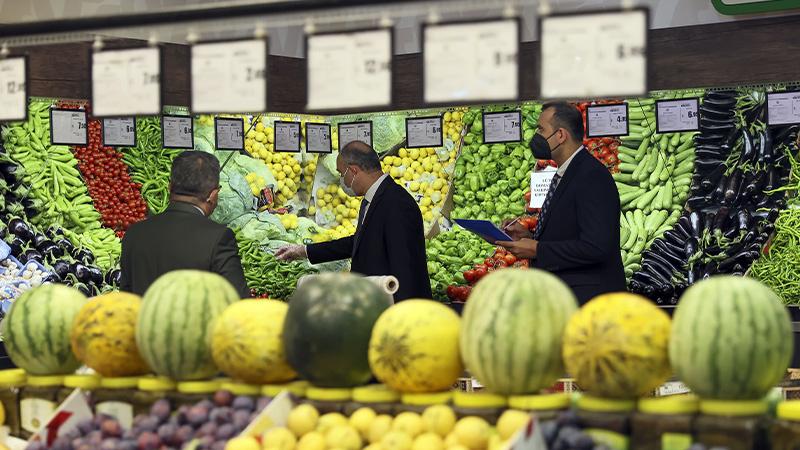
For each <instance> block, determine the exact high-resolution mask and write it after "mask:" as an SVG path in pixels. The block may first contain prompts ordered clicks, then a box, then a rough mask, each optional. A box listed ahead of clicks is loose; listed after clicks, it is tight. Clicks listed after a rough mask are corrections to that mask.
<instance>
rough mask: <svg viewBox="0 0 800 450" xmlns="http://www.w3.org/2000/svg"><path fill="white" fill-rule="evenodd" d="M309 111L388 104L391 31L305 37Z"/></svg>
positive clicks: (389, 97)
mask: <svg viewBox="0 0 800 450" xmlns="http://www.w3.org/2000/svg"><path fill="white" fill-rule="evenodd" d="M306 64H307V72H308V84H307V86H308V105H307V108H308V109H310V110H332V109H352V108H363V107H371V106H389V105H390V104H391V103H392V30H391V29H379V30H368V31H357V32H352V33H331V34H316V35H310V36H307V37H306Z"/></svg>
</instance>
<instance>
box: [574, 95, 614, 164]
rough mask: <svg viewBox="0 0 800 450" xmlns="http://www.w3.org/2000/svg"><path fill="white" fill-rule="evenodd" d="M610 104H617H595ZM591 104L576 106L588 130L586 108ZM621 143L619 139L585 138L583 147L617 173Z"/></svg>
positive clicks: (599, 102) (604, 102)
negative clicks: (618, 148)
mask: <svg viewBox="0 0 800 450" xmlns="http://www.w3.org/2000/svg"><path fill="white" fill-rule="evenodd" d="M608 103H616V102H614V101H611V100H603V101H598V102H595V103H594V104H598V105H602V104H608ZM591 104H592V103H590V102H584V103H578V104H577V105H576V106H577V107H578V109H579V110H580V111H581V115H583V128H584V130H585V129H586V108H587V107H588V106H589V105H591ZM619 145H620V142H619V139H616V138H612V137H602V138H590V137H588V136H585V137H584V138H583V146H584V147H586V149H587V150H589V153H591V154H592V155H593V156H594V157H595V158H597V160H598V161H600V162H601V163H603V164H604V165H605V166H606V167H607V168H609V169H613V171H615V172H616V169H617V167H618V166H619V152H618V151H617V147H619Z"/></svg>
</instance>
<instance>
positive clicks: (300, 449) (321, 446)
mask: <svg viewBox="0 0 800 450" xmlns="http://www.w3.org/2000/svg"><path fill="white" fill-rule="evenodd" d="M326 446H327V444H326V443H325V436H323V435H322V433H319V432H317V431H312V432H311V433H308V434H306V435H305V436H303V437H302V438H300V442H298V443H297V450H325V448H326Z"/></svg>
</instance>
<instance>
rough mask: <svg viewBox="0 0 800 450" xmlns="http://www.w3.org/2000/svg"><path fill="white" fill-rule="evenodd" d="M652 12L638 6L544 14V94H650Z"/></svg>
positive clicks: (574, 95) (577, 95)
mask: <svg viewBox="0 0 800 450" xmlns="http://www.w3.org/2000/svg"><path fill="white" fill-rule="evenodd" d="M648 12H649V11H648V10H647V9H632V10H625V11H605V12H596V13H588V14H557V15H552V16H548V17H543V18H541V19H540V22H539V32H540V42H541V55H542V58H541V68H540V70H541V83H542V84H541V93H542V97H544V98H592V97H606V96H608V97H613V96H635V95H644V94H645V93H647V32H648V30H647V29H648Z"/></svg>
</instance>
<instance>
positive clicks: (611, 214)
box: [533, 150, 626, 304]
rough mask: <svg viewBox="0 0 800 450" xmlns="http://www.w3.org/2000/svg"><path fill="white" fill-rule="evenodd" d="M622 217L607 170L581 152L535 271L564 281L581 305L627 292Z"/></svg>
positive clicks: (553, 208)
mask: <svg viewBox="0 0 800 450" xmlns="http://www.w3.org/2000/svg"><path fill="white" fill-rule="evenodd" d="M620 214H621V208H620V203H619V193H618V192H617V186H616V184H615V183H614V179H613V178H612V177H611V174H610V173H608V169H606V168H605V167H604V166H603V165H602V164H601V163H600V162H599V161H597V160H596V159H595V158H594V157H592V156H591V155H590V154H589V152H587V151H586V150H580V153H579V154H578V155H576V156H575V158H574V159H573V160H572V162H570V165H569V167H568V168H567V171H566V173H564V177H563V178H562V179H561V181H560V182H559V184H558V186H557V187H556V191H555V193H554V194H553V198H552V199H551V201H550V206H549V208H548V211H547V216H546V217H544V222H543V223H542V225H541V226H542V227H543V228H542V230H541V234H540V235H539V246H538V250H537V255H536V259H535V260H534V261H533V266H534V267H537V268H540V269H544V270H547V271H549V272H551V273H553V274H555V275H556V276H558V277H559V278H561V279H562V280H563V281H564V282H565V283H566V284H567V285H569V287H570V288H571V289H572V291H573V292H574V293H575V296H576V297H577V298H578V301H579V302H580V304H584V303H586V302H587V301H589V300H590V299H592V298H593V297H595V296H597V295H600V294H603V293H607V292H617V291H625V290H626V284H625V271H624V268H623V265H622V257H621V255H620V252H619V220H620Z"/></svg>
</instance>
